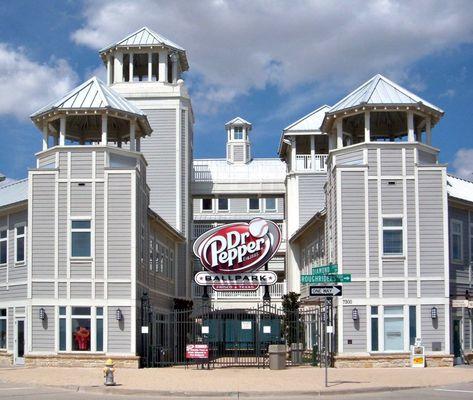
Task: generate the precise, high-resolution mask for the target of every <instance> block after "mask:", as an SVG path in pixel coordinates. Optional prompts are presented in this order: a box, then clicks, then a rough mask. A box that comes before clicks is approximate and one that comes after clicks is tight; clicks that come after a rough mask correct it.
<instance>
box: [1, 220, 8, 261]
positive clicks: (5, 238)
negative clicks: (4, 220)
mask: <svg viewBox="0 0 473 400" xmlns="http://www.w3.org/2000/svg"><path fill="white" fill-rule="evenodd" d="M7 245H8V231H7V229H6V228H4V229H1V230H0V264H6V263H7V247H8V246H7Z"/></svg>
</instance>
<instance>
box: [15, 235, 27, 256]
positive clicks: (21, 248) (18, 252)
mask: <svg viewBox="0 0 473 400" xmlns="http://www.w3.org/2000/svg"><path fill="white" fill-rule="evenodd" d="M25 238H26V229H25V227H24V226H17V227H16V228H15V262H16V263H22V262H24V261H25Z"/></svg>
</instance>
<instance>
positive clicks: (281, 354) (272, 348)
mask: <svg viewBox="0 0 473 400" xmlns="http://www.w3.org/2000/svg"><path fill="white" fill-rule="evenodd" d="M268 353H269V369H276V370H277V369H285V368H286V345H284V344H270V345H269V349H268Z"/></svg>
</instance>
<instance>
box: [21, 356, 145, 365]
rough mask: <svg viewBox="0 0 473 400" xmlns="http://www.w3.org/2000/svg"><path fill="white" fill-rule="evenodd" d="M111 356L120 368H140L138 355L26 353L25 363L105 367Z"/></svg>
mask: <svg viewBox="0 0 473 400" xmlns="http://www.w3.org/2000/svg"><path fill="white" fill-rule="evenodd" d="M109 358H111V359H112V360H113V362H114V363H115V367H118V368H139V364H140V358H139V357H138V356H115V357H114V356H105V355H94V354H58V355H54V354H53V355H26V356H25V365H26V366H28V367H31V366H34V367H103V366H104V365H105V361H107V360H108V359H109Z"/></svg>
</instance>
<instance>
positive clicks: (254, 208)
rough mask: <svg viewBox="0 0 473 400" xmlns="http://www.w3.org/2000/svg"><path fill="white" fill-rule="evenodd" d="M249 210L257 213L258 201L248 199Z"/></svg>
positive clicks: (256, 199) (253, 198)
mask: <svg viewBox="0 0 473 400" xmlns="http://www.w3.org/2000/svg"><path fill="white" fill-rule="evenodd" d="M249 209H250V210H251V211H259V209H260V207H259V199H258V198H257V197H252V198H250V199H249Z"/></svg>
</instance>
